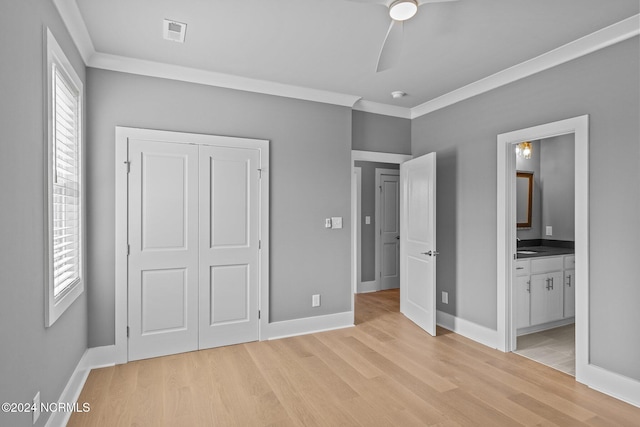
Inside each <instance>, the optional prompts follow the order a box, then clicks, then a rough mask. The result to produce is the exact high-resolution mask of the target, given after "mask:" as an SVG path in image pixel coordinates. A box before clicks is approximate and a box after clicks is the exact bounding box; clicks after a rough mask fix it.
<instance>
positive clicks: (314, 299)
mask: <svg viewBox="0 0 640 427" xmlns="http://www.w3.org/2000/svg"><path fill="white" fill-rule="evenodd" d="M311 307H320V294H315V295H311Z"/></svg>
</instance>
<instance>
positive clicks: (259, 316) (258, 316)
mask: <svg viewBox="0 0 640 427" xmlns="http://www.w3.org/2000/svg"><path fill="white" fill-rule="evenodd" d="M259 318H260V310H258V319H259Z"/></svg>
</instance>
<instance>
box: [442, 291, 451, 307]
mask: <svg viewBox="0 0 640 427" xmlns="http://www.w3.org/2000/svg"><path fill="white" fill-rule="evenodd" d="M442 302H443V303H444V304H449V292H445V291H442Z"/></svg>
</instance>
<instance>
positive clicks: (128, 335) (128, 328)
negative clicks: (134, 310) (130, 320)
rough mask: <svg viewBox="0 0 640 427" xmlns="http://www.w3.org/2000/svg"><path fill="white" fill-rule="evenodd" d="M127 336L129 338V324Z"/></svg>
mask: <svg viewBox="0 0 640 427" xmlns="http://www.w3.org/2000/svg"><path fill="white" fill-rule="evenodd" d="M127 338H129V327H128V326H127Z"/></svg>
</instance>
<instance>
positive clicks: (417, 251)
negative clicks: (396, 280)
mask: <svg viewBox="0 0 640 427" xmlns="http://www.w3.org/2000/svg"><path fill="white" fill-rule="evenodd" d="M400 183H401V187H402V191H401V193H400V218H401V224H402V225H401V227H400V312H401V313H402V314H404V315H405V316H407V318H409V319H410V320H411V321H413V322H414V323H415V324H417V325H418V326H420V327H421V328H422V329H424V330H425V331H427V332H428V333H429V334H431V335H433V336H435V335H436V255H438V252H436V233H435V225H436V153H429V154H426V155H424V156H421V157H418V158H415V159H412V160H409V161H407V162H405V163H403V164H401V165H400Z"/></svg>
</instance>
